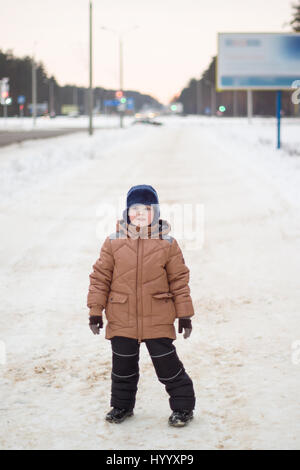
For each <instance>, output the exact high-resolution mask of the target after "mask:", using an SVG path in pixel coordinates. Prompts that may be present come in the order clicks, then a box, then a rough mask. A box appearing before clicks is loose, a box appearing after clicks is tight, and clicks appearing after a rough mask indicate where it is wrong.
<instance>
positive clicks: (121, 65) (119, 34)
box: [101, 26, 138, 128]
mask: <svg viewBox="0 0 300 470" xmlns="http://www.w3.org/2000/svg"><path fill="white" fill-rule="evenodd" d="M137 28H138V26H134V27H133V28H130V29H128V30H127V31H123V32H122V33H120V32H119V31H115V30H114V29H111V28H106V27H105V26H101V29H103V30H105V31H110V32H111V33H114V34H116V35H117V37H118V40H119V87H120V88H119V89H120V91H122V92H123V88H124V76H123V70H124V61H123V36H124V34H127V33H129V32H131V31H133V30H135V29H137ZM119 115H120V127H121V128H122V127H123V118H124V111H122V109H120V110H119Z"/></svg>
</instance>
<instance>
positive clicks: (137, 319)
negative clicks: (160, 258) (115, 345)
mask: <svg viewBox="0 0 300 470" xmlns="http://www.w3.org/2000/svg"><path fill="white" fill-rule="evenodd" d="M139 241H140V237H138V239H137V264H136V289H135V291H136V321H137V333H138V343H140V342H141V340H140V335H139V314H138V269H139Z"/></svg>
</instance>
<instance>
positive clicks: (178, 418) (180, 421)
mask: <svg viewBox="0 0 300 470" xmlns="http://www.w3.org/2000/svg"><path fill="white" fill-rule="evenodd" d="M193 417H194V416H193V411H189V410H176V411H173V413H172V414H171V416H170V417H169V421H168V422H169V425H170V426H175V427H182V426H185V425H186V424H187V423H188V422H189V421H191V420H192V419H193Z"/></svg>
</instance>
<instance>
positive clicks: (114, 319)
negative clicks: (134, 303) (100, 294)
mask: <svg viewBox="0 0 300 470" xmlns="http://www.w3.org/2000/svg"><path fill="white" fill-rule="evenodd" d="M105 314H106V318H107V321H108V322H109V323H111V324H112V325H116V326H125V327H126V326H128V322H129V308H128V294H123V293H121V292H112V291H111V292H110V293H109V296H108V299H107V305H106V309H105Z"/></svg>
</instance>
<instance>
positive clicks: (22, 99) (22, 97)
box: [18, 95, 26, 104]
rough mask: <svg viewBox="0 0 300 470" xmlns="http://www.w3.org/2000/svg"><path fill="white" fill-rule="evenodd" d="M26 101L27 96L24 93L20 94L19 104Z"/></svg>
mask: <svg viewBox="0 0 300 470" xmlns="http://www.w3.org/2000/svg"><path fill="white" fill-rule="evenodd" d="M25 101H26V98H25V96H24V95H19V96H18V104H24V103H25Z"/></svg>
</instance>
